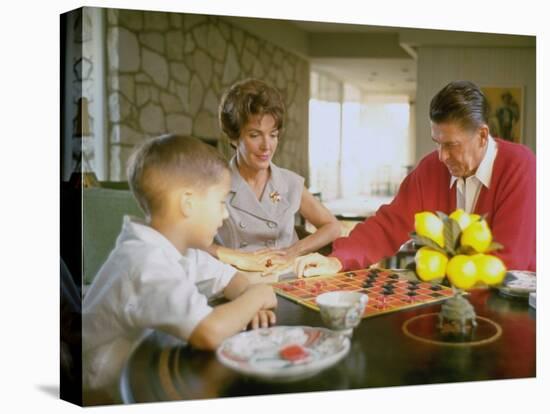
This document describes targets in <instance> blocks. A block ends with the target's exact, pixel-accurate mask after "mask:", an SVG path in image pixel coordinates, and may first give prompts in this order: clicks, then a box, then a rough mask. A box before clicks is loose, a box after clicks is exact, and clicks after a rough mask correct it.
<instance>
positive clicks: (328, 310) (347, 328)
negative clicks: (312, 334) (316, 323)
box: [315, 291, 369, 336]
mask: <svg viewBox="0 0 550 414" xmlns="http://www.w3.org/2000/svg"><path fill="white" fill-rule="evenodd" d="M368 300H369V297H368V296H367V295H365V294H364V293H359V292H348V291H335V292H328V293H323V294H321V295H319V296H317V298H316V299H315V301H316V302H317V305H318V306H319V309H320V310H321V318H322V319H323V322H324V323H325V325H326V326H328V327H329V328H330V329H333V330H336V331H342V332H343V333H344V334H346V335H348V336H351V333H352V331H353V328H355V327H356V326H357V325H359V322H361V317H362V316H363V312H364V310H365V306H367V302H368Z"/></svg>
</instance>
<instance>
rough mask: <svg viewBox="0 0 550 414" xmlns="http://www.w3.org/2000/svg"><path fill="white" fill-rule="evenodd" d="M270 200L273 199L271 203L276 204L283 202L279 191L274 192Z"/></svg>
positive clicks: (270, 195)
mask: <svg viewBox="0 0 550 414" xmlns="http://www.w3.org/2000/svg"><path fill="white" fill-rule="evenodd" d="M269 198H271V201H272V202H274V203H278V202H279V201H281V195H280V194H279V192H278V191H272V192H271V193H270V194H269Z"/></svg>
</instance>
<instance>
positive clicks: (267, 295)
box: [248, 283, 277, 310]
mask: <svg viewBox="0 0 550 414" xmlns="http://www.w3.org/2000/svg"><path fill="white" fill-rule="evenodd" d="M248 290H251V291H254V295H258V296H259V297H260V298H261V299H262V302H263V304H262V309H263V310H266V309H274V308H276V307H277V296H276V295H275V292H274V291H273V288H272V287H271V286H269V285H265V284H263V283H261V284H258V285H251V286H250V287H249V288H248Z"/></svg>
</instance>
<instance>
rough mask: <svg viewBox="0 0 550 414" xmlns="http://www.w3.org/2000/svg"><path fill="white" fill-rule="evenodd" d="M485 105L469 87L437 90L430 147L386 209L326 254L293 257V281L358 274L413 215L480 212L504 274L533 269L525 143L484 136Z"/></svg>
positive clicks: (399, 240)
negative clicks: (350, 272)
mask: <svg viewBox="0 0 550 414" xmlns="http://www.w3.org/2000/svg"><path fill="white" fill-rule="evenodd" d="M488 114H489V108H488V103H487V100H486V98H485V96H484V95H483V93H482V92H481V91H480V89H479V88H478V87H477V86H476V85H474V84H473V83H471V82H466V81H456V82H451V83H450V84H448V85H447V86H445V87H444V88H443V89H442V90H441V91H440V92H439V93H438V94H437V95H436V96H435V97H434V98H433V99H432V101H431V103H430V120H431V130H432V140H433V141H434V143H435V144H436V146H437V150H436V151H433V152H432V153H430V154H428V155H427V156H425V157H424V158H423V159H422V160H421V161H420V162H419V164H418V166H417V167H416V168H415V169H414V170H413V171H412V172H411V173H410V174H409V175H408V176H407V177H406V178H405V180H404V181H403V183H402V184H401V186H400V188H399V191H398V193H397V195H396V196H395V198H394V199H393V201H392V202H391V203H390V204H389V205H384V206H382V207H380V209H379V210H378V211H377V212H376V214H375V215H374V216H373V217H369V218H368V219H366V220H365V221H364V222H362V223H360V224H358V225H357V226H356V227H355V228H354V229H353V231H352V232H351V233H350V235H349V236H348V237H343V238H339V239H337V240H336V241H335V242H334V243H333V251H332V253H331V254H330V256H329V257H324V256H321V255H319V254H312V255H308V256H304V257H303V258H300V259H298V260H297V262H296V264H295V267H296V272H297V274H298V276H302V275H304V272H305V274H306V275H313V274H322V273H333V272H338V271H341V270H351V269H360V268H365V267H368V266H370V265H371V264H373V263H376V262H378V261H380V260H381V259H383V258H384V257H389V256H392V255H394V254H395V253H396V252H397V250H398V249H399V247H400V246H401V245H402V244H403V243H404V242H406V241H407V240H408V239H409V234H410V232H412V231H413V230H414V215H415V213H418V212H421V211H432V212H435V211H442V212H444V213H447V214H450V213H451V212H452V211H454V210H455V209H456V208H462V209H463V210H465V211H466V212H468V213H477V214H480V215H482V214H486V215H487V222H488V224H489V226H490V227H491V229H492V232H493V236H494V240H495V241H497V242H499V243H500V244H502V245H504V249H503V250H501V251H498V252H496V253H495V254H496V255H497V256H500V257H501V258H502V260H503V261H504V262H505V264H506V266H507V267H508V268H509V269H518V270H532V271H535V270H536V223H535V219H536V216H535V213H536V211H535V208H536V196H535V187H536V185H535V180H536V161H535V155H534V154H533V152H532V151H531V150H530V149H528V148H527V147H526V146H523V145H520V144H514V143H511V142H508V141H504V140H501V139H494V138H492V137H491V135H490V134H489V127H488Z"/></svg>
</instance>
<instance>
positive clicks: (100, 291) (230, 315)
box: [83, 135, 277, 401]
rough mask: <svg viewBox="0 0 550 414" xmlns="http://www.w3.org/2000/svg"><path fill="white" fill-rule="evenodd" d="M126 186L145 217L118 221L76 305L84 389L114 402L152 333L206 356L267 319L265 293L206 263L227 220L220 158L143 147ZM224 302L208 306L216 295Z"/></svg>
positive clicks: (172, 138) (180, 140) (168, 142)
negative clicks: (129, 363) (131, 361)
mask: <svg viewBox="0 0 550 414" xmlns="http://www.w3.org/2000/svg"><path fill="white" fill-rule="evenodd" d="M128 180H129V183H130V188H131V190H132V192H133V194H134V196H135V197H136V199H137V200H138V202H139V204H140V206H141V208H142V209H143V211H144V212H145V215H146V217H147V219H146V221H145V222H142V221H139V220H137V219H135V218H130V217H128V216H126V217H124V222H123V226H122V231H121V233H120V235H119V236H118V239H117V242H116V246H115V249H114V250H113V251H112V252H111V254H110V256H109V258H108V259H107V261H106V262H105V264H104V265H103V266H102V268H101V269H100V271H99V273H98V274H97V276H96V278H95V279H94V282H93V283H92V285H91V287H90V289H89V291H88V292H87V294H86V297H85V298H84V302H83V359H84V361H83V384H84V389H85V391H89V392H90V393H91V394H94V393H95V394H99V395H101V394H104V393H105V392H106V393H108V395H110V396H111V397H112V398H113V399H114V400H115V401H117V400H119V398H118V380H119V377H120V373H121V370H122V368H123V365H124V363H125V361H126V359H127V357H128V356H129V354H130V352H131V350H132V348H133V347H134V346H135V345H136V344H137V343H138V342H139V340H140V339H141V338H142V337H143V336H144V335H146V334H147V333H149V331H150V329H158V330H162V331H164V332H167V333H169V334H171V335H174V336H177V337H179V338H181V339H183V340H185V341H187V342H188V343H190V344H191V345H192V346H194V347H196V348H200V349H206V350H213V349H215V348H216V347H217V346H218V345H219V344H220V343H221V341H222V340H224V339H225V338H227V337H229V336H231V335H233V334H235V333H237V332H239V331H240V330H242V329H243V328H244V327H246V326H247V324H249V323H250V322H251V324H252V326H253V327H254V328H255V327H258V325H261V326H268V325H269V324H273V323H275V315H274V313H273V312H272V311H270V310H269V309H272V308H274V307H275V306H276V305H277V299H276V297H275V294H274V292H273V289H272V288H271V287H270V286H268V285H266V284H261V283H260V284H252V283H251V282H250V280H249V279H248V278H247V276H245V275H244V274H241V273H238V272H237V271H236V270H235V269H234V268H232V267H231V266H228V265H225V264H223V263H221V262H219V261H217V260H216V259H214V258H212V257H211V256H210V255H209V254H208V253H205V252H203V251H202V250H200V249H205V248H207V247H208V246H210V244H211V243H212V240H213V238H214V236H215V234H216V232H217V230H218V228H219V227H220V226H221V224H222V221H223V220H224V219H225V218H227V210H226V207H225V198H226V195H227V193H228V191H229V188H230V174H229V170H228V165H227V162H226V161H225V160H224V159H223V157H222V156H221V155H220V154H219V153H218V152H217V151H216V150H215V149H214V148H211V147H209V146H208V145H206V144H203V143H201V142H200V141H199V140H197V139H195V138H191V137H183V136H176V135H168V136H162V137H158V138H155V139H152V140H149V141H147V142H146V143H144V144H143V145H141V147H140V148H139V149H138V150H137V151H136V152H135V153H134V154H133V156H132V158H131V159H130V161H129V163H128ZM222 293H223V295H224V296H225V298H227V299H229V300H230V301H229V302H227V303H224V304H222V305H220V306H217V307H215V308H212V307H210V306H209V305H208V303H207V300H208V298H210V297H213V296H216V295H218V294H222Z"/></svg>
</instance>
